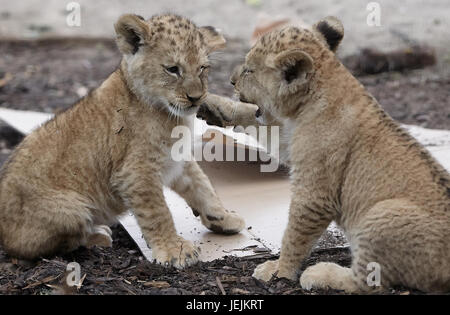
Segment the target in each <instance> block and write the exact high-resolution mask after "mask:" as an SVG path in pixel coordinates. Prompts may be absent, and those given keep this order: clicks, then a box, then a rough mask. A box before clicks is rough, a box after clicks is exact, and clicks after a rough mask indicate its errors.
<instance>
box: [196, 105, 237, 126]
mask: <svg viewBox="0 0 450 315" xmlns="http://www.w3.org/2000/svg"><path fill="white" fill-rule="evenodd" d="M197 118H200V119H203V120H204V121H206V123H207V124H208V125H213V126H219V127H225V126H226V123H227V122H229V121H230V119H229V118H228V117H226V115H225V114H224V113H222V112H221V111H220V109H219V108H218V107H215V106H211V105H209V104H206V103H204V104H202V105H200V108H199V109H198V111H197Z"/></svg>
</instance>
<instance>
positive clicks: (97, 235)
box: [86, 225, 112, 248]
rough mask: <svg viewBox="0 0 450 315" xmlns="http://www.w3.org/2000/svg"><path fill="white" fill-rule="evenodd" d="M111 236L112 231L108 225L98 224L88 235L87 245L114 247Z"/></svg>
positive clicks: (89, 246)
mask: <svg viewBox="0 0 450 315" xmlns="http://www.w3.org/2000/svg"><path fill="white" fill-rule="evenodd" d="M111 236H112V231H111V229H110V228H109V227H108V226H107V225H96V226H94V228H93V230H92V233H90V235H89V236H88V237H87V241H86V247H88V248H91V247H94V246H99V247H112V238H111Z"/></svg>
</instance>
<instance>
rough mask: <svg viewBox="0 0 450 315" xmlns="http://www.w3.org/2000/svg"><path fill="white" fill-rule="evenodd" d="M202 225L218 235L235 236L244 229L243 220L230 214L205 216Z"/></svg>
mask: <svg viewBox="0 0 450 315" xmlns="http://www.w3.org/2000/svg"><path fill="white" fill-rule="evenodd" d="M203 223H204V225H205V226H206V227H207V228H208V229H210V230H211V231H213V232H215V233H220V234H236V233H239V232H240V231H242V230H243V229H244V228H245V221H244V219H243V218H242V217H241V216H239V215H237V214H235V213H230V212H227V213H226V214H225V215H221V216H211V215H207V216H206V219H205V220H204V222H203Z"/></svg>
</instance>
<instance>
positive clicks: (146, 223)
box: [0, 15, 244, 267]
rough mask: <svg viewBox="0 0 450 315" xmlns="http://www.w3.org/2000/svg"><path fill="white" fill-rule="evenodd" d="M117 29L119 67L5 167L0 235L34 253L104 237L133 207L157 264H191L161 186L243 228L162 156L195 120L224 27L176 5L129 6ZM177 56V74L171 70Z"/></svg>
mask: <svg viewBox="0 0 450 315" xmlns="http://www.w3.org/2000/svg"><path fill="white" fill-rule="evenodd" d="M115 28H116V32H117V43H118V47H119V49H120V51H121V52H122V53H123V55H124V56H123V60H122V63H121V65H120V67H119V69H118V70H116V71H115V72H114V73H112V74H111V75H110V76H109V78H108V79H106V81H105V82H104V83H103V84H102V85H101V86H100V87H99V88H97V89H96V90H94V91H93V92H92V93H90V94H89V95H88V96H87V97H86V98H84V99H83V100H81V101H80V102H79V103H77V104H76V105H74V106H73V107H72V108H70V109H69V110H67V111H66V112H64V113H62V114H60V115H58V116H56V117H55V118H54V119H53V120H51V121H50V122H48V123H46V124H45V125H44V126H42V127H40V128H39V129H37V130H36V131H34V132H33V133H31V134H30V135H29V136H27V137H26V138H25V139H24V141H23V142H22V143H21V144H20V145H19V146H18V147H17V149H16V150H15V151H14V153H13V154H12V156H11V157H10V159H9V161H8V162H7V163H6V164H5V165H4V167H3V170H2V176H1V183H0V240H1V244H2V246H3V247H4V249H5V250H6V251H7V252H8V253H10V254H11V255H14V256H18V257H22V258H28V259H30V258H36V257H39V256H44V255H49V254H52V253H55V252H58V251H69V250H73V249H75V248H77V247H79V246H81V245H84V246H93V245H95V244H97V245H103V246H105V245H106V246H108V245H111V237H110V235H111V231H110V230H109V228H108V227H106V226H102V225H109V224H111V223H112V222H114V221H115V219H116V217H117V216H118V215H120V214H123V213H124V211H126V210H127V209H128V208H131V209H132V210H133V212H134V214H135V215H136V218H137V220H138V223H139V225H140V227H141V229H142V231H143V234H144V237H145V239H146V241H147V242H148V244H149V245H150V246H151V248H152V250H153V255H154V258H155V259H156V261H157V262H159V263H164V264H167V265H169V264H170V265H173V266H175V267H184V266H187V265H190V264H193V263H195V262H196V261H197V260H198V252H197V249H196V248H195V247H194V246H193V244H192V243H191V242H188V241H186V240H184V239H183V238H181V237H180V236H178V235H177V234H176V231H175V226H174V223H173V220H172V217H171V214H170V212H169V209H168V207H167V205H166V202H165V200H164V196H163V185H167V186H170V187H171V188H172V189H174V190H175V191H176V192H177V193H179V194H180V195H181V196H182V197H183V198H184V199H185V200H186V201H187V203H188V204H189V205H190V206H191V207H192V208H193V211H194V214H196V215H200V217H201V220H202V223H203V224H204V225H205V226H206V227H208V228H209V229H211V230H213V231H216V232H221V233H237V232H239V231H240V230H241V229H242V228H243V227H244V222H243V220H242V219H241V218H240V217H238V216H237V215H235V214H233V213H229V212H227V211H226V210H225V209H224V207H223V206H222V204H221V202H220V200H219V199H218V197H217V196H216V194H215V192H214V189H213V187H212V186H211V183H210V182H209V180H208V178H207V177H206V176H205V174H204V173H203V172H202V170H201V169H200V168H199V166H198V165H197V163H196V162H195V161H192V162H188V161H186V162H175V161H173V160H172V158H171V156H170V150H171V147H172V144H173V143H174V142H175V141H176V140H177V139H173V138H171V132H172V129H173V128H174V127H175V126H178V125H186V126H190V125H191V124H192V120H193V119H194V117H193V114H195V112H196V111H197V109H198V105H199V103H200V102H201V101H202V99H203V98H204V97H205V94H206V90H207V75H206V72H207V68H206V67H205V66H207V63H208V54H209V52H211V51H213V50H214V49H217V48H219V47H220V46H222V45H223V43H224V40H223V37H222V36H221V35H219V34H217V33H214V32H212V30H211V29H210V28H197V27H196V26H195V25H194V24H193V23H191V22H190V21H189V20H187V19H185V18H182V17H178V16H174V15H163V16H156V17H153V18H151V19H150V20H147V21H144V20H143V19H141V18H140V17H138V16H135V15H125V16H122V17H121V18H120V19H119V20H118V22H117V23H116V25H115ZM211 42H213V43H214V44H211ZM173 66H178V67H179V69H180V74H179V75H178V74H176V75H174V74H173V73H169V72H168V70H167V67H173ZM202 67H203V68H202ZM189 97H190V98H191V99H189Z"/></svg>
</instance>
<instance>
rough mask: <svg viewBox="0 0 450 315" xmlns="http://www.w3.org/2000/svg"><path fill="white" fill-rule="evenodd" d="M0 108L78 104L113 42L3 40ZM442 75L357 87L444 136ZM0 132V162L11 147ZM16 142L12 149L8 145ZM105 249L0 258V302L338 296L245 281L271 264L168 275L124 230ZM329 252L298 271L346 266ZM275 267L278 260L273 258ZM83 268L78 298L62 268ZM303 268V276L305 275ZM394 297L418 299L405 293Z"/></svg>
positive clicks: (430, 72) (221, 57)
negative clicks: (22, 298)
mask: <svg viewBox="0 0 450 315" xmlns="http://www.w3.org/2000/svg"><path fill="white" fill-rule="evenodd" d="M246 50H247V45H246V43H245V42H242V41H238V40H231V41H229V43H228V48H227V49H226V50H225V51H224V52H222V53H220V54H217V55H215V56H214V60H215V65H214V66H213V69H212V70H211V72H210V73H211V74H210V90H211V91H212V92H215V93H218V94H222V95H228V96H229V95H231V94H232V86H231V85H230V84H229V83H228V82H229V75H230V73H231V71H232V70H233V68H234V67H235V66H236V65H237V64H238V63H239V62H240V61H241V60H242V59H243V57H244V54H245V51H246ZM0 56H2V57H1V58H0V106H2V107H8V108H13V109H22V110H35V111H45V112H58V111H60V110H63V109H65V108H67V107H69V106H71V105H72V104H73V103H74V102H76V101H77V100H78V99H79V98H80V97H82V96H83V95H85V94H86V93H87V92H88V91H89V90H90V89H92V88H95V87H96V86H98V85H99V83H101V81H103V80H104V79H105V78H106V77H107V76H108V74H109V73H111V72H112V71H113V70H114V69H115V68H116V67H117V65H118V63H119V61H120V59H119V58H120V57H119V54H118V52H117V49H116V47H115V45H114V43H113V42H112V41H111V40H103V39H89V40H81V39H73V40H41V41H35V42H23V41H0ZM449 68H450V67H448V64H447V66H442V63H441V64H440V65H439V66H434V67H430V68H426V69H424V70H413V71H407V72H403V73H400V72H390V73H384V74H380V75H371V76H363V77H360V78H359V79H360V80H361V82H362V83H363V84H365V85H366V86H367V88H368V89H369V91H370V92H371V93H372V94H373V95H374V96H375V97H376V98H377V99H378V100H379V102H380V103H381V104H382V105H383V107H384V108H385V109H386V110H387V111H388V112H389V113H390V114H391V115H392V116H393V117H394V118H395V119H397V120H399V121H401V122H404V123H411V124H417V125H421V126H424V127H428V128H441V129H450V104H449V102H450V71H449ZM17 137H18V138H19V139H20V136H18V135H14V134H13V133H11V131H10V130H8V129H5V128H3V127H1V126H0V160H1V161H3V160H4V159H5V158H6V157H7V156H8V154H10V152H11V150H12V149H13V146H14V145H15V144H16V142H17ZM15 140H16V141H15ZM113 232H114V243H113V248H112V249H101V248H94V249H91V250H88V249H83V248H82V249H79V250H77V251H76V252H73V253H71V254H68V255H64V256H58V257H48V258H47V259H40V260H38V261H36V262H34V263H29V262H21V261H17V260H15V259H13V258H11V257H8V256H7V255H6V254H5V253H4V252H3V251H2V250H1V249H0V294H55V293H56V294H61V293H79V294H221V293H222V290H221V288H220V287H223V290H224V291H225V292H226V293H227V294H320V293H326V294H341V292H336V291H326V292H323V291H321V292H317V291H316V292H312V293H311V292H304V291H303V290H302V289H301V288H300V287H299V285H298V283H293V282H290V281H288V280H283V279H281V280H273V281H271V282H270V283H268V284H265V283H262V282H260V281H257V280H255V279H253V278H252V277H251V274H252V272H253V269H254V267H255V266H256V265H257V264H259V263H261V262H263V261H264V260H266V259H267V258H270V257H264V258H259V259H245V258H234V257H227V258H226V259H224V260H217V261H213V262H209V263H199V264H198V265H196V266H193V267H191V268H188V269H186V270H183V271H177V270H174V269H165V268H163V267H161V266H159V265H156V264H153V263H150V262H148V261H146V260H145V259H144V258H143V256H142V255H141V253H140V252H139V250H138V248H137V247H136V245H135V244H134V242H133V241H132V239H131V238H130V237H129V236H128V234H127V233H126V231H124V230H123V229H122V228H121V227H116V228H114V229H113ZM325 242H326V243H327V244H329V246H328V247H327V246H325V247H323V246H321V249H319V250H315V251H313V253H312V255H311V257H310V258H309V259H308V260H307V261H306V262H305V266H307V265H311V264H314V263H315V262H317V261H332V262H336V263H339V264H341V265H343V266H349V264H350V262H351V258H350V253H349V250H348V249H346V248H337V247H334V246H333V240H331V239H330V240H327V239H325ZM273 258H275V256H273ZM72 261H76V262H78V263H80V265H81V272H82V275H86V276H85V278H84V281H83V283H82V286H81V287H80V288H79V289H70V288H67V287H65V286H64V285H63V283H64V279H65V268H66V265H67V264H68V263H69V262H72ZM305 266H304V267H305ZM390 293H391V294H420V292H417V291H413V290H408V289H404V288H396V289H392V291H391V292H390Z"/></svg>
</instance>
